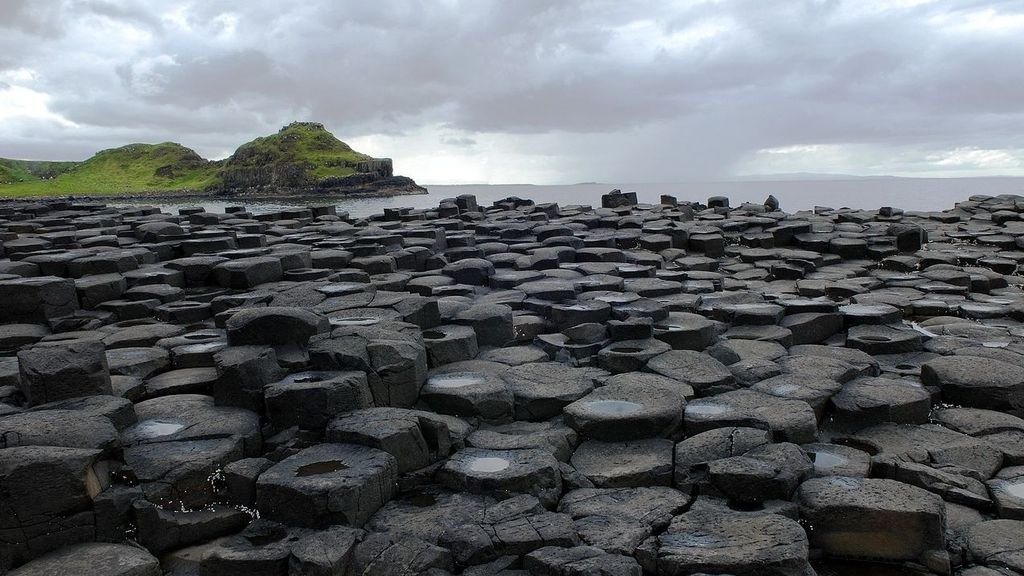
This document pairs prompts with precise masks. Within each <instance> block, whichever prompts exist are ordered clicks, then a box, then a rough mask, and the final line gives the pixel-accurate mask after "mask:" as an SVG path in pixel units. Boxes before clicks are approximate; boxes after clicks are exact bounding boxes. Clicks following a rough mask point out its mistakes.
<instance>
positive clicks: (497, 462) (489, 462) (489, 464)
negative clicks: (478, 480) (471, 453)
mask: <svg viewBox="0 0 1024 576" xmlns="http://www.w3.org/2000/svg"><path fill="white" fill-rule="evenodd" d="M509 465H510V462H509V461H508V460H506V459H504V458H497V457H494V456H482V457H480V458H474V459H473V460H471V461H470V462H469V469H470V470H472V471H473V472H501V471H502V470H504V469H506V468H508V467H509Z"/></svg>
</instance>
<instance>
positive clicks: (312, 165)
mask: <svg viewBox="0 0 1024 576" xmlns="http://www.w3.org/2000/svg"><path fill="white" fill-rule="evenodd" d="M372 159H373V158H371V157H370V156H367V155H366V154H361V153H359V152H356V151H355V150H353V149H352V148H351V147H349V146H348V145H347V144H345V143H344V142H342V141H341V140H338V139H337V138H335V137H334V135H333V134H331V133H330V132H328V131H327V130H326V129H324V127H323V126H322V125H320V124H315V123H311V122H294V123H292V124H289V125H288V126H285V127H284V128H282V129H281V130H280V131H279V132H278V133H277V134H272V135H270V136H264V137H261V138H256V139H255V140H253V141H251V142H247V143H245V144H243V145H242V146H240V147H239V148H238V149H237V150H236V151H235V153H234V154H232V155H231V156H230V157H228V158H227V159H225V160H220V161H210V160H206V159H204V158H202V157H201V156H200V155H199V154H197V153H196V152H195V151H193V150H191V149H189V148H186V147H184V146H182V145H181V144H176V143H174V142H164V143H162V144H129V145H127V146H122V147H120V148H113V149H110V150H103V151H101V152H99V153H97V154H96V155H95V156H93V157H92V158H89V159H88V160H85V161H83V162H36V161H25V160H6V159H0V197H32V196H69V195H122V194H144V193H164V192H176V193H177V192H195V193H200V192H205V191H215V190H220V189H223V188H225V187H226V186H228V187H230V186H232V185H241V184H244V183H247V182H252V181H254V178H253V176H252V175H253V174H254V173H255V174H277V173H285V174H288V175H289V183H292V184H293V185H314V184H315V183H316V182H317V181H319V180H322V179H324V178H328V177H341V176H349V175H351V174H354V173H356V172H357V171H358V167H359V163H361V162H366V161H369V160H372ZM255 180H259V179H258V178H256V179H255ZM259 183H262V182H259Z"/></svg>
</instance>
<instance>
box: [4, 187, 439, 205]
mask: <svg viewBox="0 0 1024 576" xmlns="http://www.w3.org/2000/svg"><path fill="white" fill-rule="evenodd" d="M423 194H428V192H427V190H426V189H424V188H419V189H418V190H407V189H398V188H396V189H386V190H377V191H366V190H363V191H359V192H344V191H332V190H324V191H319V192H317V193H311V192H307V191H303V192H293V193H288V192H242V193H237V194H217V193H212V192H190V191H177V192H175V191H166V192H137V193H127V194H81V195H78V194H72V195H66V196H63V195H61V196H57V195H52V194H51V195H39V196H0V202H2V203H10V202H38V201H45V200H55V201H61V200H63V201H69V200H70V201H75V202H81V201H101V200H117V201H125V200H219V201H231V200H234V199H238V200H240V201H244V200H287V199H294V200H298V199H305V200H308V199H315V198H317V197H320V196H323V197H325V198H331V199H337V198H339V197H340V198H389V197H391V196H419V195H423Z"/></svg>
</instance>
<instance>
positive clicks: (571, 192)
mask: <svg viewBox="0 0 1024 576" xmlns="http://www.w3.org/2000/svg"><path fill="white" fill-rule="evenodd" d="M425 187H426V188H427V191H428V193H427V194H419V195H411V196H388V197H379V198H347V197H344V196H316V197H292V196H289V197H277V198H238V199H226V200H225V199H220V198H208V197H207V198H202V197H196V198H194V199H193V198H187V199H182V198H174V199H167V200H124V201H121V200H108V201H105V203H106V204H109V205H129V204H131V205H139V204H145V205H149V206H157V207H159V208H161V209H162V210H164V211H165V212H171V213H177V211H178V209H180V208H184V207H195V206H201V207H203V208H205V209H206V211H207V212H224V209H225V208H227V207H228V206H245V207H246V208H247V209H248V210H249V212H251V213H253V214H263V213H268V212H277V211H280V210H282V209H284V208H290V207H295V206H324V205H331V204H333V205H335V206H337V208H338V210H339V211H347V212H348V213H349V215H350V216H351V217H355V218H361V217H365V216H371V215H373V214H380V213H381V212H383V211H384V209H385V208H395V207H408V208H433V207H436V206H437V204H438V202H440V201H441V200H444V199H446V198H454V197H456V196H459V195H462V194H473V195H474V196H476V199H477V203H478V204H479V205H481V206H489V205H490V204H491V203H492V202H495V201H497V200H502V199H505V198H508V197H510V196H518V197H520V198H529V199H531V200H533V201H535V202H537V203H542V202H557V203H558V204H559V205H562V206H567V205H584V206H595V207H598V206H600V205H601V195H602V194H605V193H607V192H610V191H611V190H614V189H619V190H622V191H623V192H636V194H637V198H638V200H639V201H640V202H641V203H650V204H657V203H658V202H659V201H660V198H661V195H662V194H669V195H672V196H675V197H676V198H677V199H679V200H680V201H683V200H689V201H697V202H706V201H707V199H708V198H709V197H711V196H726V197H728V198H729V200H730V203H731V204H732V205H733V206H738V205H740V204H741V203H743V202H757V203H762V202H764V200H765V199H766V198H767V197H768V196H769V195H773V196H775V197H776V198H777V199H778V200H779V201H780V203H781V208H782V209H783V210H785V211H786V212H796V211H799V210H812V209H814V207H816V206H827V207H830V208H843V207H846V208H857V209H877V208H880V207H882V206H892V207H896V208H902V209H904V210H914V211H941V210H947V209H949V208H952V207H953V206H954V204H955V203H956V202H958V201H962V200H966V199H967V198H968V197H970V196H972V195H975V194H985V195H990V196H997V195H1000V194H1021V195H1024V177H983V178H892V177H880V178H850V179H806V180H739V181H711V182H676V183H632V184H631V183H609V184H605V183H584V184H571V185H533V184H459V185H428V186H425Z"/></svg>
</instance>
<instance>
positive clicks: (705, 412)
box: [686, 404, 731, 416]
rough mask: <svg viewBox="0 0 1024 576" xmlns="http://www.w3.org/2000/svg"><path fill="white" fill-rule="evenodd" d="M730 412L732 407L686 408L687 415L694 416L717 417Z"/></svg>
mask: <svg viewBox="0 0 1024 576" xmlns="http://www.w3.org/2000/svg"><path fill="white" fill-rule="evenodd" d="M730 410H731V408H730V407H728V406H723V405H721V404H690V405H689V406H687V407H686V413H687V414H692V415H694V416H716V415H718V414H725V413H726V412H728V411H730Z"/></svg>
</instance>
